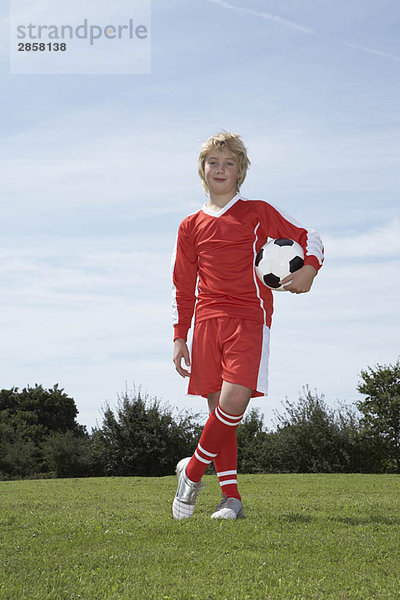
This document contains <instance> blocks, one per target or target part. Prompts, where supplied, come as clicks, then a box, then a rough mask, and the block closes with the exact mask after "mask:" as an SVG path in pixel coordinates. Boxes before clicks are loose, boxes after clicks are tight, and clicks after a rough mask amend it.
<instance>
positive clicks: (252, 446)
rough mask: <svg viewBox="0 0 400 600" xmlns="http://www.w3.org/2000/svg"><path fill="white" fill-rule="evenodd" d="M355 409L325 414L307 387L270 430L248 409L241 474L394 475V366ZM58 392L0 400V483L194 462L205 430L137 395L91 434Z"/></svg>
mask: <svg viewBox="0 0 400 600" xmlns="http://www.w3.org/2000/svg"><path fill="white" fill-rule="evenodd" d="M358 391H359V392H360V393H361V394H362V395H363V396H364V397H363V398H362V399H360V400H358V401H357V402H356V403H354V404H353V405H342V406H340V407H338V408H335V409H333V408H331V407H329V406H328V404H327V403H326V402H325V399H324V396H323V395H322V394H321V395H320V394H318V393H317V392H316V391H315V392H312V391H311V390H310V388H309V387H305V388H304V389H303V393H302V394H300V397H299V399H298V401H296V402H289V401H288V400H286V402H284V403H283V410H282V411H281V413H276V427H275V428H274V429H273V430H268V429H267V428H266V427H265V425H264V421H263V415H262V414H261V413H260V411H259V410H256V409H250V410H249V411H248V412H247V414H246V416H245V418H244V420H243V422H242V424H241V425H240V427H239V428H238V447H239V454H238V471H239V472H240V473H350V472H359V473H388V472H390V473H400V362H399V361H398V362H397V363H396V364H394V365H383V366H382V365H377V366H376V367H374V368H371V367H368V368H367V369H366V370H365V371H362V372H361V383H360V384H359V385H358ZM77 414H78V410H77V407H76V404H75V401H74V400H73V398H70V397H69V396H68V395H67V394H66V393H65V392H64V390H62V389H60V388H59V387H58V385H55V386H54V387H53V388H52V389H48V390H46V389H44V388H43V387H42V386H41V385H35V386H34V387H29V386H28V387H26V388H24V389H23V390H21V391H20V390H19V389H18V388H16V387H14V388H12V389H10V390H5V389H3V390H1V391H0V479H3V480H4V479H20V478H29V477H87V476H164V475H171V474H173V473H174V469H175V465H176V463H177V462H178V461H179V460H180V459H181V458H182V457H183V456H188V455H191V454H192V452H193V449H194V448H195V447H196V444H197V441H198V439H199V436H200V433H201V430H202V426H203V422H202V421H204V419H203V420H201V419H200V415H199V414H193V413H192V412H190V411H180V412H178V411H176V410H174V409H172V408H171V407H170V406H168V405H166V404H163V403H161V402H160V401H159V400H158V399H157V398H154V397H150V396H149V395H148V394H147V393H146V394H142V392H141V389H140V388H139V389H137V390H136V389H134V390H133V391H126V392H124V393H123V394H121V395H119V396H118V401H117V405H116V407H115V408H114V409H113V408H111V407H110V405H108V404H106V406H105V407H104V408H103V410H102V423H101V424H100V425H99V426H97V427H95V428H94V429H92V431H91V432H90V433H88V431H87V430H86V428H85V427H84V426H82V425H80V424H79V423H78V422H77Z"/></svg>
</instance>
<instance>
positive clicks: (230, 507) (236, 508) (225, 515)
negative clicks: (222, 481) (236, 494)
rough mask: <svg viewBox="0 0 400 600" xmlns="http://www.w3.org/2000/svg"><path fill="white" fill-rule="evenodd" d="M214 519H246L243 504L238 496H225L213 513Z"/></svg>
mask: <svg viewBox="0 0 400 600" xmlns="http://www.w3.org/2000/svg"><path fill="white" fill-rule="evenodd" d="M211 518H212V519H244V518H245V514H244V509H243V504H242V502H241V501H240V500H238V499H237V498H228V497H227V496H224V497H223V498H222V500H221V502H220V503H219V504H217V506H216V507H215V512H214V513H213V514H212V515H211Z"/></svg>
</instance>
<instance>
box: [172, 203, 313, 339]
mask: <svg viewBox="0 0 400 600" xmlns="http://www.w3.org/2000/svg"><path fill="white" fill-rule="evenodd" d="M269 238H271V239H277V238H290V239H293V240H295V241H296V242H298V243H299V244H300V245H301V246H302V247H303V250H304V264H305V265H312V266H313V267H314V268H315V269H316V270H317V271H318V270H319V269H320V267H321V266H322V263H323V259H324V255H323V246H322V241H321V238H320V236H319V235H318V233H317V232H316V231H314V230H312V229H305V228H304V227H302V226H301V225H300V224H299V223H297V222H296V221H294V220H293V219H292V218H291V217H289V216H288V215H285V214H284V213H283V212H281V211H280V210H278V209H277V208H276V207H274V206H272V205H271V204H269V203H267V202H265V201H264V200H249V199H248V198H244V197H243V196H242V195H240V194H237V195H236V196H235V197H234V198H232V200H231V201H230V202H228V204H226V205H225V206H224V207H223V208H222V209H221V210H220V211H219V212H214V211H212V210H211V209H209V208H208V207H207V206H206V205H204V206H203V207H202V208H201V209H200V210H198V211H197V212H195V213H193V214H191V215H189V216H188V217H186V218H185V219H184V220H183V221H182V223H181V224H180V226H179V229H178V235H177V240H176V245H175V249H174V253H173V256H172V263H171V275H172V305H173V325H174V339H177V338H183V339H184V340H186V339H187V334H188V330H189V328H190V326H191V322H192V317H193V313H194V311H195V320H196V321H197V322H199V321H203V320H204V319H210V318H214V317H220V316H229V317H239V318H242V319H249V320H251V321H257V322H260V323H264V324H265V325H267V326H268V327H270V326H271V318H272V312H273V296H272V292H271V290H270V289H269V288H267V287H266V286H265V285H263V283H262V282H261V281H260V280H259V279H258V278H257V276H256V273H255V269H254V261H255V257H256V255H257V252H258V251H259V250H260V248H261V247H262V246H263V245H264V244H265V243H266V242H267V241H268V239H269Z"/></svg>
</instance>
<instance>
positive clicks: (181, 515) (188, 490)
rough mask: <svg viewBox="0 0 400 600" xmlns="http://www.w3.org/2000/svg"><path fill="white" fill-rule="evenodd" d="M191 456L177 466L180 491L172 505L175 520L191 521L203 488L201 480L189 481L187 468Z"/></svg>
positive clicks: (178, 490) (183, 459)
mask: <svg viewBox="0 0 400 600" xmlns="http://www.w3.org/2000/svg"><path fill="white" fill-rule="evenodd" d="M190 459H191V456H188V457H187V458H182V460H180V461H179V462H178V464H177V465H176V476H177V477H178V489H177V492H176V496H175V498H174V501H173V503H172V514H173V516H174V519H178V520H181V519H189V518H190V517H191V516H192V514H193V512H194V505H195V504H196V500H197V496H198V495H199V491H200V489H201V488H202V487H203V485H202V484H201V480H200V481H197V482H194V481H191V480H190V479H188V477H187V475H186V467H187V465H188V463H189V461H190Z"/></svg>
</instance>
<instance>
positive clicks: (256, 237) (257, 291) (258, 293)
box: [253, 223, 267, 323]
mask: <svg viewBox="0 0 400 600" xmlns="http://www.w3.org/2000/svg"><path fill="white" fill-rule="evenodd" d="M259 227H260V223H257V225H256V227H255V229H254V244H253V254H254V260H253V264H255V262H256V256H257V253H256V246H257V242H258V236H257V229H258V228H259ZM253 280H254V285H255V287H256V294H257V298H258V301H259V302H260V307H261V310H262V311H263V323H265V322H266V320H267V313H266V312H265V308H264V303H263V301H262V298H261V296H260V286H259V285H258V279H257V274H256V270H255V269H254V268H253Z"/></svg>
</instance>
